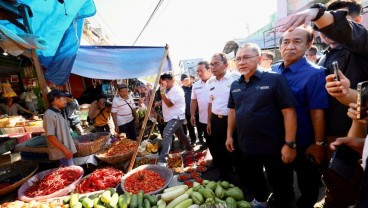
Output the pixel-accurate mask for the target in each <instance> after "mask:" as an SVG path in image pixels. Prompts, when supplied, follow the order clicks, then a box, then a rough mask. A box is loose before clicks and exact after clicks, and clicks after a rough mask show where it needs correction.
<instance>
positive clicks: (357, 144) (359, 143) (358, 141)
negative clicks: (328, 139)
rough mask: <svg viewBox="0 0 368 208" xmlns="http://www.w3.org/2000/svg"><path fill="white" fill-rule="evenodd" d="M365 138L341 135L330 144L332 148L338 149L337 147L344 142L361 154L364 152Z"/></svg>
mask: <svg viewBox="0 0 368 208" xmlns="http://www.w3.org/2000/svg"><path fill="white" fill-rule="evenodd" d="M364 141H365V139H364V138H354V137H340V138H337V139H336V140H335V141H334V142H332V143H331V144H330V148H331V149H332V150H336V147H337V146H339V145H342V144H345V145H346V146H348V147H350V148H351V149H353V150H355V151H357V152H359V153H360V154H362V153H363V147H364Z"/></svg>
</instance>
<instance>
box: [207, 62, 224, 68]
mask: <svg viewBox="0 0 368 208" xmlns="http://www.w3.org/2000/svg"><path fill="white" fill-rule="evenodd" d="M221 64H222V62H215V63H210V67H218V66H220V65H221Z"/></svg>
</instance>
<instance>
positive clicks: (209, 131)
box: [206, 122, 212, 135]
mask: <svg viewBox="0 0 368 208" xmlns="http://www.w3.org/2000/svg"><path fill="white" fill-rule="evenodd" d="M206 130H207V134H208V135H211V133H212V131H211V124H210V123H209V122H208V124H207V128H206Z"/></svg>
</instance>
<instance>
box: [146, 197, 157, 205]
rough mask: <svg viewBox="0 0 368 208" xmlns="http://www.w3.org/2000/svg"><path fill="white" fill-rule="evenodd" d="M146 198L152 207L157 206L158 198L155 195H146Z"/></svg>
mask: <svg viewBox="0 0 368 208" xmlns="http://www.w3.org/2000/svg"><path fill="white" fill-rule="evenodd" d="M144 198H145V199H147V200H148V201H149V202H150V204H151V205H152V206H155V205H157V198H156V196H155V195H144Z"/></svg>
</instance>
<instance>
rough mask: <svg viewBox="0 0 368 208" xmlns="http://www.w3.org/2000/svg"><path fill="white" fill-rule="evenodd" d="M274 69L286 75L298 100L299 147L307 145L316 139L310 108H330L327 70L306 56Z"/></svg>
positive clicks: (297, 136)
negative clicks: (326, 86) (286, 65)
mask: <svg viewBox="0 0 368 208" xmlns="http://www.w3.org/2000/svg"><path fill="white" fill-rule="evenodd" d="M272 71H274V72H277V73H280V74H282V75H284V77H285V78H286V80H287V81H288V83H289V86H290V88H291V90H292V91H293V94H294V96H295V98H296V100H297V102H298V105H297V107H296V112H297V120H298V128H297V133H296V142H297V144H298V146H299V147H307V146H309V145H311V144H312V143H314V139H315V138H314V130H313V125H312V120H311V116H310V110H312V109H327V108H328V94H327V91H326V88H325V85H326V72H325V70H324V68H323V67H321V66H317V65H315V64H313V63H311V62H309V61H308V60H307V59H306V58H305V57H303V58H302V59H300V60H299V61H297V62H295V63H294V64H292V65H290V66H288V67H284V64H283V63H280V64H276V65H275V66H273V68H272ZM317 139H321V138H317Z"/></svg>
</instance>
